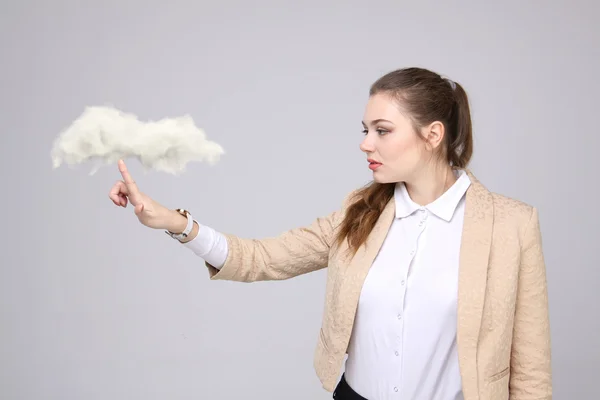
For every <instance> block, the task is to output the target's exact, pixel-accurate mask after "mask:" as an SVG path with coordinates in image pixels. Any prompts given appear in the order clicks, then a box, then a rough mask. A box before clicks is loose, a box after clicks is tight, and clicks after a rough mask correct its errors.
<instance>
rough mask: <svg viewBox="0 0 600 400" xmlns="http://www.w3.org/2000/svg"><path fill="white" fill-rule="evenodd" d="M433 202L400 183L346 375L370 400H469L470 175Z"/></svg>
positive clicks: (363, 294)
mask: <svg viewBox="0 0 600 400" xmlns="http://www.w3.org/2000/svg"><path fill="white" fill-rule="evenodd" d="M457 174H458V179H457V181H456V182H455V183H454V184H453V185H452V187H450V188H449V189H448V190H447V191H446V192H445V193H444V194H443V195H442V196H440V197H439V198H438V199H436V200H435V201H434V202H433V203H431V204H428V205H426V206H419V205H418V204H416V203H415V202H413V201H412V200H411V198H410V196H409V194H408V192H407V190H406V186H405V185H404V184H403V183H398V184H397V185H396V190H395V193H394V201H395V203H396V204H395V205H396V218H395V219H394V221H393V223H392V225H391V227H390V230H389V232H388V234H387V237H386V239H385V240H384V243H383V245H382V247H381V249H380V251H379V254H378V255H377V257H376V258H375V260H374V262H373V265H372V266H371V269H370V270H369V273H368V275H367V277H366V279H365V282H364V284H363V288H362V292H361V296H360V300H359V304H358V310H357V315H356V319H355V323H354V327H353V331H352V336H351V339H350V346H349V351H348V359H347V360H346V371H345V376H346V380H347V381H348V384H349V385H350V386H351V387H352V388H353V389H354V390H355V391H356V392H357V393H359V394H360V395H361V396H363V397H365V398H367V399H369V400H386V399H399V400H421V399H423V400H434V399H436V400H437V399H439V400H455V399H462V398H463V397H462V389H461V378H460V372H459V366H458V354H457V346H456V322H457V321H456V320H457V299H458V264H459V253H460V243H461V236H462V226H463V217H464V207H465V193H466V191H467V188H468V187H469V185H470V183H471V182H470V180H469V177H468V176H467V174H466V173H464V171H459V172H458V173H457Z"/></svg>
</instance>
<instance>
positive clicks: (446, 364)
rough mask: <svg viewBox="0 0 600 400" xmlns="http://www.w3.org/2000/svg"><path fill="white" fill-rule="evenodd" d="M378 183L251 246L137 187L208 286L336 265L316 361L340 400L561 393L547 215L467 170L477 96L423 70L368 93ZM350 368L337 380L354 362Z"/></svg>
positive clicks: (148, 211)
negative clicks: (544, 227) (555, 376)
mask: <svg viewBox="0 0 600 400" xmlns="http://www.w3.org/2000/svg"><path fill="white" fill-rule="evenodd" d="M363 128H364V135H365V136H364V140H363V141H362V143H361V145H360V148H361V150H362V151H363V152H364V153H365V155H366V157H367V160H368V162H369V168H371V169H372V170H373V181H372V182H371V183H370V184H369V185H367V186H365V187H363V188H361V189H359V190H356V191H354V192H352V193H351V194H350V195H348V196H347V197H346V199H345V200H344V201H343V204H342V206H341V208H340V209H339V210H338V211H336V212H334V213H332V214H330V215H328V216H326V217H322V218H317V219H316V220H315V221H314V223H313V224H312V225H310V226H306V227H301V228H296V229H292V230H290V231H287V232H284V233H282V234H281V235H279V236H277V237H273V238H267V239H262V240H250V239H242V238H239V237H237V236H234V235H225V234H221V233H219V232H217V231H215V230H213V229H211V228H210V227H207V226H203V225H199V224H198V223H197V222H196V221H194V220H193V217H192V216H191V215H190V214H189V213H188V212H187V211H185V210H169V209H167V208H165V207H163V206H162V205H160V204H158V203H157V202H155V201H153V200H152V199H151V198H149V197H148V196H147V195H145V194H143V193H142V192H140V191H139V189H138V188H137V187H136V185H135V183H134V181H133V180H132V178H131V177H130V175H129V173H128V172H127V169H126V167H125V164H124V163H123V162H122V161H121V162H120V163H119V168H120V171H121V174H122V176H123V180H122V181H118V182H117V183H116V184H115V185H114V187H113V188H112V190H111V191H110V198H111V199H112V201H113V202H114V203H115V204H116V205H118V206H123V207H125V206H126V205H127V203H128V201H129V202H131V204H132V205H133V206H135V213H136V215H137V217H138V218H139V220H140V222H141V223H142V224H144V225H146V226H148V227H151V228H156V229H164V230H166V231H167V232H168V233H169V234H170V235H171V236H173V237H174V238H176V239H178V240H180V241H181V242H182V243H185V246H187V247H188V248H189V249H191V250H192V251H193V252H194V253H196V254H197V255H198V256H200V257H202V258H203V259H204V260H205V263H206V266H207V268H208V271H209V274H210V277H211V279H226V280H234V281H240V282H254V281H261V280H280V279H288V278H292V277H294V276H298V275H301V274H305V273H308V272H311V271H315V270H318V269H321V268H325V267H327V268H328V272H327V289H326V300H325V310H324V315H323V321H322V326H321V329H320V334H319V337H318V343H317V347H316V352H315V358H314V366H315V369H316V372H317V375H318V376H319V378H320V380H321V382H322V384H323V387H324V388H325V389H327V390H328V391H333V392H334V395H333V397H334V398H337V399H370V400H375V399H402V400H405V399H418V400H426V399H442V400H446V399H463V398H464V399H467V400H471V399H481V400H483V399H486V400H488V399H489V400H496V399H498V400H499V399H507V398H509V397H510V399H511V400H525V399H532V400H533V399H538V400H539V399H551V397H552V389H551V369H550V338H549V320H548V299H547V289H546V272H545V265H544V258H543V254H542V244H541V235H540V226H539V220H538V212H537V210H536V209H535V208H533V207H532V206H530V205H527V204H524V203H522V202H520V201H517V200H513V199H510V198H507V197H504V196H502V195H499V194H495V193H491V192H490V191H488V190H487V189H486V188H485V187H484V186H483V185H482V184H481V183H480V182H479V181H478V180H477V179H476V178H475V176H474V175H473V174H472V172H471V171H470V170H468V169H467V165H468V163H469V160H470V158H471V154H472V150H473V138H472V131H471V116H470V110H469V102H468V99H467V94H466V93H465V91H464V90H463V88H462V87H461V85H459V84H458V83H455V82H453V81H451V80H448V79H445V78H443V77H441V76H440V75H438V74H436V73H434V72H431V71H428V70H425V69H420V68H407V69H400V70H397V71H393V72H390V73H388V74H386V75H385V76H383V77H381V78H380V79H379V80H377V81H376V82H375V83H374V84H373V85H372V87H371V90H370V95H369V100H368V103H367V106H366V111H365V115H364V120H363ZM346 354H347V355H348V359H347V361H346V364H345V372H344V374H343V375H342V377H341V379H340V380H339V381H338V377H339V374H340V372H341V370H342V366H343V365H342V364H343V360H344V358H345V356H346Z"/></svg>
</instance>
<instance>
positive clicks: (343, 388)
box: [333, 375, 367, 400]
mask: <svg viewBox="0 0 600 400" xmlns="http://www.w3.org/2000/svg"><path fill="white" fill-rule="evenodd" d="M333 398H334V399H337V400H367V399H366V398H364V397H362V396H361V395H360V394H358V393H356V392H355V391H354V389H352V388H351V387H350V385H348V382H346V378H345V376H344V375H342V378H341V379H340V382H339V383H338V385H337V387H336V388H335V390H334V391H333Z"/></svg>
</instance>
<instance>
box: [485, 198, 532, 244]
mask: <svg viewBox="0 0 600 400" xmlns="http://www.w3.org/2000/svg"><path fill="white" fill-rule="evenodd" d="M491 196H492V199H493V204H494V225H496V226H500V227H502V226H506V227H509V228H510V229H511V230H516V231H517V232H518V236H519V237H521V238H522V237H523V235H524V233H525V231H526V230H527V228H528V227H529V226H530V225H531V223H532V221H533V220H534V219H535V220H536V221H535V222H536V223H537V218H538V216H537V209H536V207H535V206H533V205H532V204H529V203H526V202H524V201H522V200H519V199H515V198H512V197H509V196H506V195H503V194H500V193H494V192H491Z"/></svg>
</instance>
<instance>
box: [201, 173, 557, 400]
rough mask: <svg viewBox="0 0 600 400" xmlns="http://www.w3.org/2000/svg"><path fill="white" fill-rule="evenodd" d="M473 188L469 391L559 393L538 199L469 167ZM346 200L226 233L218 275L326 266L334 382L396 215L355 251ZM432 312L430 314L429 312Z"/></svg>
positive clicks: (323, 369)
mask: <svg viewBox="0 0 600 400" xmlns="http://www.w3.org/2000/svg"><path fill="white" fill-rule="evenodd" d="M466 172H467V173H468V175H469V177H470V179H471V181H472V184H471V186H470V187H469V189H468V191H467V194H466V207H465V217H464V228H463V236H462V245H461V251H460V268H459V271H460V272H459V288H458V332H457V342H458V356H459V364H460V372H461V377H462V385H463V392H464V397H465V399H466V400H476V399H479V400H500V399H503V400H505V399H508V398H509V397H510V400H533V399H536V400H542V399H543V400H549V399H551V398H552V384H551V367H550V333H549V320H548V298H547V288H546V271H545V265H544V257H543V254H542V243H541V234H540V226H539V220H538V213H537V210H536V209H535V208H533V207H532V206H529V205H527V204H524V203H522V202H520V201H517V200H513V199H510V198H507V197H504V196H501V195H498V194H495V193H491V192H490V191H488V190H487V189H486V188H485V187H484V186H483V185H482V184H481V183H480V182H479V181H478V180H477V179H476V178H475V176H473V174H472V173H471V171H469V170H467V171H466ZM348 199H349V196H348V197H346V199H345V200H344V203H343V205H342V207H341V209H340V210H338V211H336V212H333V213H331V214H330V215H328V216H327V217H324V218H317V219H316V220H315V221H314V222H313V223H312V224H311V225H310V226H305V227H300V228H295V229H292V230H289V231H287V232H284V233H282V234H280V235H279V236H277V237H272V238H266V239H261V240H256V239H243V238H240V237H237V236H235V235H228V234H226V237H227V241H228V245H229V254H228V257H227V259H226V261H225V264H224V265H223V267H222V268H221V269H220V270H217V269H215V268H214V267H213V266H211V265H210V264H208V263H207V264H206V265H207V267H208V270H209V275H210V278H211V279H220V280H230V281H238V282H255V281H266V280H281V279H289V278H292V277H295V276H298V275H301V274H306V273H309V272H312V271H315V270H319V269H322V268H326V267H327V268H328V270H327V285H326V296H325V309H324V313H323V320H322V325H321V329H320V332H319V335H318V340H317V346H316V351H315V356H314V367H315V370H316V373H317V375H318V377H319V379H320V380H321V382H322V385H323V387H324V388H325V389H326V390H327V391H330V392H332V391H333V390H334V389H335V386H336V384H337V381H338V379H339V376H340V374H341V371H342V367H343V362H344V359H345V355H346V353H347V349H348V344H349V341H350V335H351V332H352V325H353V322H354V317H355V312H356V307H357V303H358V300H359V296H360V293H361V288H362V285H363V282H364V280H365V277H366V275H367V273H368V272H369V268H370V267H371V264H372V262H373V260H374V258H375V257H376V255H377V253H378V251H379V249H380V247H381V245H382V243H383V241H384V238H385V236H386V234H387V232H388V229H389V227H390V224H391V223H392V221H393V219H394V211H395V210H394V209H395V205H394V201H393V199H392V200H391V201H390V202H389V203H388V204H387V206H386V208H385V209H384V211H383V213H382V214H381V216H380V218H379V220H378V222H377V224H376V226H375V228H374V229H373V231H372V233H371V235H370V236H369V238H368V240H367V243H366V244H365V245H363V246H362V247H361V248H360V249H359V251H358V253H357V254H356V255H355V256H354V257H352V258H350V257H349V256H347V255H346V253H345V250H346V249H347V244H343V245H342V246H341V247H339V248H338V247H337V246H336V245H333V244H332V243H333V239H334V235H335V233H336V232H337V231H336V229H337V227H338V226H339V224H340V222H341V221H342V219H343V217H344V212H345V208H346V207H347V205H348ZM424 318H426V316H424Z"/></svg>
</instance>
